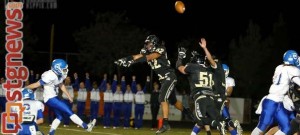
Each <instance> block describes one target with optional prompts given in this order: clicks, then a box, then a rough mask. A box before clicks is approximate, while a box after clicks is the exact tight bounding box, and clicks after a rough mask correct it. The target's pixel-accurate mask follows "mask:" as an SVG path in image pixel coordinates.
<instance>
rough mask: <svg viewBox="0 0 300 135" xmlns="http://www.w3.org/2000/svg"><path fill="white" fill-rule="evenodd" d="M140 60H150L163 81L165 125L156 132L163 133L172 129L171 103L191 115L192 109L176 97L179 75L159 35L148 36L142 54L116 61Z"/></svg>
mask: <svg viewBox="0 0 300 135" xmlns="http://www.w3.org/2000/svg"><path fill="white" fill-rule="evenodd" d="M139 62H148V64H149V65H150V66H151V68H152V70H153V71H154V72H155V73H156V74H157V75H158V77H159V80H160V83H161V88H160V95H159V101H160V103H161V106H162V112H163V126H162V127H161V128H160V129H159V130H158V131H156V133H157V134H159V133H163V132H165V131H167V130H169V129H170V126H169V123H168V117H169V103H170V104H172V105H174V106H175V107H176V108H177V109H178V110H180V111H183V113H187V114H188V115H189V116H190V117H191V115H192V113H189V112H191V111H189V110H188V109H186V108H184V107H183V105H182V103H181V102H180V101H177V99H176V95H175V90H174V88H175V86H176V83H177V77H176V75H175V70H174V69H173V68H171V66H170V61H169V60H168V57H167V51H166V48H165V46H164V43H161V42H160V41H159V38H158V37H157V36H155V35H149V36H148V37H147V38H146V40H145V45H144V48H142V50H141V52H140V54H136V55H130V56H128V57H124V58H121V59H119V60H117V61H115V63H116V64H117V65H119V66H124V67H129V66H130V65H132V64H134V63H139Z"/></svg>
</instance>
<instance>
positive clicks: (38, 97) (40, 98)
mask: <svg viewBox="0 0 300 135" xmlns="http://www.w3.org/2000/svg"><path fill="white" fill-rule="evenodd" d="M43 93H44V89H43V88H40V87H39V88H37V89H36V90H35V91H34V96H35V99H36V100H38V101H43V99H44V98H43Z"/></svg>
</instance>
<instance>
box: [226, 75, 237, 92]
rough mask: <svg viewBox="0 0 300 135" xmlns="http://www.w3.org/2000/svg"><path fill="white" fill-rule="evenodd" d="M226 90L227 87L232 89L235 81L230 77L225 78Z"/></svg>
mask: <svg viewBox="0 0 300 135" xmlns="http://www.w3.org/2000/svg"><path fill="white" fill-rule="evenodd" d="M225 81H226V90H227V88H228V87H234V86H235V81H234V79H233V78H231V77H226V80H225Z"/></svg>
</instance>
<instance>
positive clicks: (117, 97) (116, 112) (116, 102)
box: [112, 75, 123, 129]
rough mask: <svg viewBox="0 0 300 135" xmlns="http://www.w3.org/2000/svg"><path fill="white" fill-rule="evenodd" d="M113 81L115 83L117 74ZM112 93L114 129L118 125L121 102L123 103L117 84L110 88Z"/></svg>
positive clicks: (121, 93)
mask: <svg viewBox="0 0 300 135" xmlns="http://www.w3.org/2000/svg"><path fill="white" fill-rule="evenodd" d="M113 83H117V75H114V80H113ZM112 90H113V93H114V105H113V111H114V127H113V129H116V128H118V127H119V126H120V116H121V111H122V104H123V92H122V90H121V86H120V85H117V87H113V88H112Z"/></svg>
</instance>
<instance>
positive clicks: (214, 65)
mask: <svg viewBox="0 0 300 135" xmlns="http://www.w3.org/2000/svg"><path fill="white" fill-rule="evenodd" d="M199 45H200V47H201V48H202V49H203V51H204V53H205V55H206V57H207V60H208V61H209V63H210V65H211V66H212V67H213V68H217V64H216V62H215V61H214V59H213V58H212V56H211V54H210V52H209V51H208V49H207V48H206V40H205V38H201V41H200V42H199Z"/></svg>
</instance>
